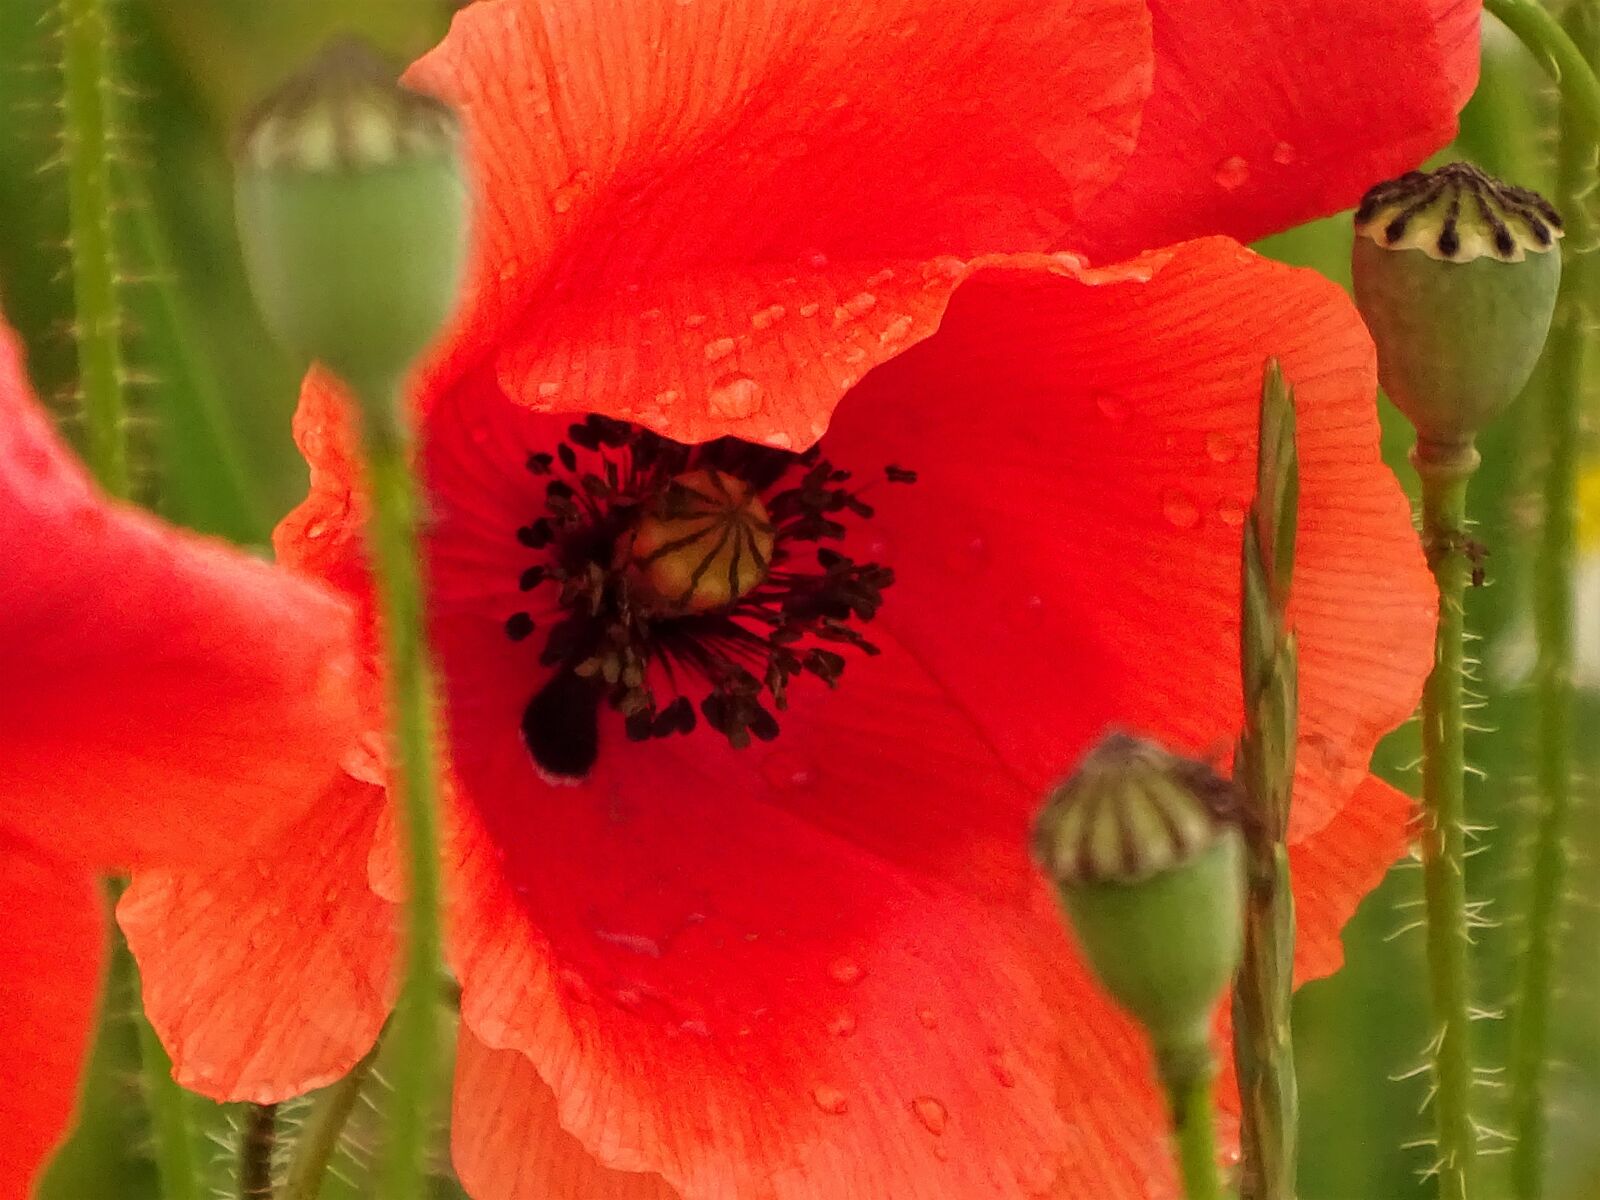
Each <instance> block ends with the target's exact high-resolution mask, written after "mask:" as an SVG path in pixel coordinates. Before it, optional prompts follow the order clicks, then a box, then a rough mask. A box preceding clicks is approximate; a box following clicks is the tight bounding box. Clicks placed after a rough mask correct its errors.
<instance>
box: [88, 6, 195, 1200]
mask: <svg viewBox="0 0 1600 1200" xmlns="http://www.w3.org/2000/svg"><path fill="white" fill-rule="evenodd" d="M108 7H109V6H108V4H107V2H106V0H58V4H57V8H56V16H57V18H58V19H59V22H60V29H59V31H58V37H59V39H60V49H61V89H62V97H61V108H62V114H63V126H62V134H61V142H62V162H63V164H64V166H65V169H66V177H67V227H68V231H69V238H68V248H69V253H70V257H71V267H72V288H73V324H74V328H75V331H76V335H77V348H78V376H79V389H80V391H81V393H82V398H83V412H84V418H85V421H86V424H87V441H86V446H85V452H86V457H87V460H88V464H89V469H90V471H91V472H92V473H93V475H94V477H95V479H96V481H97V482H98V483H99V484H100V486H101V487H102V488H103V489H104V490H105V491H106V492H107V493H109V494H110V495H112V496H116V497H118V498H123V499H125V498H127V496H128V493H129V490H130V474H129V470H128V422H127V412H126V404H125V386H126V374H125V371H124V365H123V346H122V333H123V330H122V324H123V322H122V305H121V297H120V295H119V294H118V266H117V252H116V245H115V239H114V234H113V216H112V214H113V211H114V201H115V196H114V186H113V180H112V164H113V159H114V157H115V151H116V147H117V131H116V120H117V112H116V73H115V53H114V49H113V44H114V36H113V34H114V31H113V28H112V23H111V17H110V14H109V11H108ZM120 893H121V884H120V883H117V882H113V883H112V884H111V885H110V894H111V898H112V900H113V902H114V901H115V900H116V898H117V897H118V896H119V895H120ZM117 962H118V963H119V964H120V965H119V966H118V967H117V968H116V969H117V970H119V971H122V972H124V973H125V974H126V976H127V977H128V978H129V979H130V980H137V977H138V976H137V972H136V969H135V968H134V966H133V963H132V959H131V956H128V955H127V954H126V952H125V951H123V950H121V948H120V947H119V950H118V956H117ZM135 1022H136V1026H137V1029H138V1035H139V1051H140V1065H141V1072H142V1075H143V1083H144V1090H145V1098H146V1104H147V1106H148V1108H149V1115H150V1125H151V1131H152V1134H153V1135H154V1139H155V1153H156V1162H157V1166H158V1168H159V1170H160V1174H161V1183H162V1194H163V1195H164V1196H165V1197H167V1200H198V1197H199V1176H198V1174H197V1172H196V1167H195V1155H194V1141H193V1134H192V1131H191V1128H190V1119H189V1109H188V1104H189V1101H188V1097H187V1096H186V1095H185V1094H184V1093H183V1090H182V1089H181V1088H179V1087H178V1085H177V1084H176V1083H175V1082H173V1080H172V1076H171V1072H170V1064H169V1063H168V1061H167V1056H166V1053H165V1051H164V1050H163V1049H162V1047H161V1044H160V1042H159V1040H157V1038H156V1035H155V1032H154V1030H152V1029H151V1028H150V1025H149V1022H148V1021H146V1020H145V1018H144V1016H143V1014H142V1013H141V1014H138V1015H137V1016H136V1018H135Z"/></svg>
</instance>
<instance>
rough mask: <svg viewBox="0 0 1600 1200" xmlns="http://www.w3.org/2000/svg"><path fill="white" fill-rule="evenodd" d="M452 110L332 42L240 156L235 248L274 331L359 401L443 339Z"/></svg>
mask: <svg viewBox="0 0 1600 1200" xmlns="http://www.w3.org/2000/svg"><path fill="white" fill-rule="evenodd" d="M459 141H460V139H459V134H458V130H457V123H456V119H455V116H454V115H453V114H452V113H451V111H450V109H449V108H447V107H446V106H445V105H443V104H441V103H440V102H439V101H437V100H434V99H432V98H431V97H428V96H423V95H421V94H419V93H417V92H413V91H410V90H409V89H407V88H404V87H401V86H400V85H399V84H397V83H396V82H395V77H394V72H393V70H392V69H391V68H390V67H389V65H388V63H387V62H385V60H384V59H383V58H382V57H381V56H380V55H378V54H377V53H376V52H375V51H373V50H372V49H371V48H370V47H368V46H366V45H365V44H364V43H361V42H358V41H354V40H350V39H346V40H341V41H339V42H336V43H334V44H333V45H332V46H330V47H329V48H328V49H327V50H326V51H324V52H323V53H322V55H321V56H320V57H319V58H317V59H316V61H314V62H313V63H312V64H311V65H310V66H309V67H308V68H307V69H306V70H305V71H303V72H301V73H300V74H299V75H296V76H295V77H294V78H292V79H290V80H289V81H288V82H287V83H285V84H284V85H283V86H282V87H281V88H279V90H278V91H277V92H275V93H273V94H272V95H271V96H269V97H267V99H266V100H265V101H263V102H262V103H261V105H260V106H259V107H257V108H256V110H255V111H254V112H253V113H252V114H251V116H250V117H249V118H248V119H247V121H246V123H245V126H244V130H243V133H242V135H241V137H240V139H239V143H238V147H237V152H236V153H237V158H238V164H239V165H238V174H237V178H236V184H235V190H236V197H235V199H236V207H237V215H238V224H239V234H240V241H241V242H242V244H243V247H244V254H245V263H246V266H247V267H248V269H249V272H250V278H251V282H252V284H253V285H254V288H255V292H256V297H257V300H258V302H259V303H260V305H261V308H262V311H263V312H264V314H265V316H266V318H267V322H268V324H269V325H270V326H271V327H272V329H273V331H274V332H275V333H276V334H277V335H278V337H279V338H280V339H281V340H282V341H283V342H284V344H285V345H286V346H288V347H289V348H290V349H291V350H293V351H294V352H295V353H297V354H301V355H303V356H305V357H306V358H308V359H316V360H318V361H320V362H323V363H325V364H327V365H328V366H329V367H331V368H332V369H333V370H334V371H335V372H337V373H338V374H339V375H340V376H342V377H343V378H345V379H346V380H347V381H350V382H352V383H354V384H355V385H356V390H357V391H358V392H360V393H368V392H371V391H375V390H380V391H383V392H387V391H388V390H390V388H391V386H392V383H393V381H394V380H396V379H398V378H399V376H401V375H402V374H403V373H404V372H405V371H406V369H407V368H408V367H409V366H410V365H411V363H412V362H413V361H414V360H415V359H416V358H417V357H418V356H419V355H420V354H421V353H422V351H423V349H424V347H426V346H427V345H428V344H429V343H430V342H431V341H432V340H433V339H434V337H435V336H436V335H437V334H438V332H439V329H440V328H441V327H442V326H443V324H444V322H445V319H446V318H447V317H448V316H449V314H450V309H451V306H452V304H453V303H454V299H455V295H456V288H457V284H458V281H459V279H460V277H461V273H462V269H463V265H464V262H465V257H466V241H467V239H466V230H467V198H466V197H467V190H466V181H465V178H464V172H463V167H462V162H461V151H460V145H459Z"/></svg>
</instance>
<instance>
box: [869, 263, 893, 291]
mask: <svg viewBox="0 0 1600 1200" xmlns="http://www.w3.org/2000/svg"><path fill="white" fill-rule="evenodd" d="M893 278H894V268H893V267H885V268H884V269H883V270H881V271H879V272H877V273H876V274H874V275H869V276H868V277H867V280H866V286H867V287H869V288H875V287H882V286H883V285H884V284H886V283H888V282H889V280H891V279H893Z"/></svg>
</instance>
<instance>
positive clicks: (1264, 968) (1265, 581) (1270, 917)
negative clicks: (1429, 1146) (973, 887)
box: [1233, 359, 1300, 1200]
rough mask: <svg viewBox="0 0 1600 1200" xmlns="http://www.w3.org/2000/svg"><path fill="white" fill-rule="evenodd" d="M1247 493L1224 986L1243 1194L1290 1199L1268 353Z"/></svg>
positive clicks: (1287, 687) (1283, 724) (1277, 383)
mask: <svg viewBox="0 0 1600 1200" xmlns="http://www.w3.org/2000/svg"><path fill="white" fill-rule="evenodd" d="M1260 426H1261V437H1260V448H1259V451H1258V456H1257V460H1256V496H1255V500H1254V501H1253V502H1252V504H1251V507H1250V519H1249V520H1248V521H1247V522H1246V523H1245V526H1244V547H1243V556H1242V588H1241V602H1242V623H1241V630H1240V640H1239V652H1240V653H1239V657H1240V668H1241V672H1242V677H1243V684H1244V734H1243V736H1242V737H1241V738H1240V741H1239V747H1238V751H1237V754H1236V755H1235V758H1234V779H1235V781H1236V782H1237V783H1238V784H1239V785H1240V786H1241V787H1242V788H1243V790H1244V792H1245V794H1246V796H1247V797H1248V799H1247V801H1246V804H1247V819H1246V821H1245V840H1246V885H1247V886H1246V893H1245V897H1246V898H1245V919H1244V954H1243V958H1242V959H1241V961H1240V966H1239V974H1238V977H1237V979H1236V981H1235V985H1234V995H1233V1024H1234V1063H1235V1066H1236V1068H1237V1071H1238V1076H1239V1096H1240V1104H1241V1109H1240V1117H1241V1131H1240V1135H1241V1142H1242V1151H1243V1154H1242V1159H1241V1170H1242V1178H1241V1196H1242V1197H1243V1198H1244V1200H1294V1195H1295V1190H1294V1186H1295V1162H1296V1149H1297V1127H1298V1124H1299V1107H1300V1104H1299V1092H1298V1089H1297V1087H1296V1083H1295V1069H1294V1041H1293V1038H1292V1037H1291V1035H1290V1003H1291V999H1292V995H1293V986H1294V893H1293V891H1292V890H1291V886H1290V879H1289V852H1288V844H1287V839H1288V833H1289V800H1290V796H1291V794H1292V792H1293V789H1294V762H1295V734H1296V725H1297V708H1298V704H1297V693H1298V683H1297V655H1296V648H1295V640H1294V636H1293V634H1291V633H1290V632H1289V625H1288V605H1289V583H1290V577H1291V574H1292V571H1293V566H1294V541H1295V521H1296V514H1297V510H1298V507H1299V505H1298V499H1299V490H1300V489H1299V467H1298V463H1297V460H1296V455H1295V420H1294V393H1293V391H1292V390H1291V389H1290V387H1289V385H1288V384H1287V383H1286V382H1285V381H1284V378H1283V372H1282V370H1281V369H1280V368H1279V366H1278V363H1277V360H1275V359H1274V360H1270V361H1269V362H1268V363H1267V366H1266V371H1265V374H1264V377H1263V380H1262V386H1261V422H1260Z"/></svg>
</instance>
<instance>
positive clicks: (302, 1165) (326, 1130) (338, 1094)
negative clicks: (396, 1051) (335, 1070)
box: [281, 1043, 381, 1200]
mask: <svg viewBox="0 0 1600 1200" xmlns="http://www.w3.org/2000/svg"><path fill="white" fill-rule="evenodd" d="M380 1044H381V1043H380ZM377 1056H378V1050H377V1047H376V1046H374V1047H373V1048H372V1050H371V1051H369V1052H368V1054H367V1056H366V1057H365V1058H363V1059H362V1060H361V1061H360V1062H358V1063H357V1064H356V1065H355V1066H353V1067H351V1068H350V1073H349V1074H348V1075H346V1076H345V1077H344V1078H343V1079H341V1080H339V1082H338V1083H335V1084H334V1085H333V1086H332V1087H330V1088H328V1089H327V1090H326V1091H324V1092H323V1093H322V1094H321V1095H320V1096H318V1097H317V1101H316V1104H315V1106H314V1107H313V1108H312V1110H311V1116H310V1117H309V1118H307V1120H306V1123H305V1127H304V1128H303V1129H302V1130H301V1132H300V1137H299V1138H298V1139H297V1140H296V1142H295V1151H294V1159H293V1161H292V1162H290V1164H289V1175H288V1178H287V1179H285V1180H284V1184H283V1195H282V1197H281V1200H317V1196H318V1195H319V1194H320V1193H321V1191H322V1179H323V1176H324V1175H326V1174H327V1173H328V1167H329V1165H330V1164H331V1163H332V1162H333V1156H334V1153H335V1152H336V1151H337V1150H338V1149H339V1140H340V1138H342V1137H343V1136H344V1127H345V1124H346V1123H347V1122H348V1121H349V1120H350V1114H351V1113H352V1112H354V1111H355V1107H356V1101H357V1100H359V1099H360V1098H361V1089H362V1088H363V1087H365V1086H366V1082H367V1078H368V1076H370V1075H371V1074H372V1062H373V1060H374V1059H375V1058H377Z"/></svg>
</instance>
